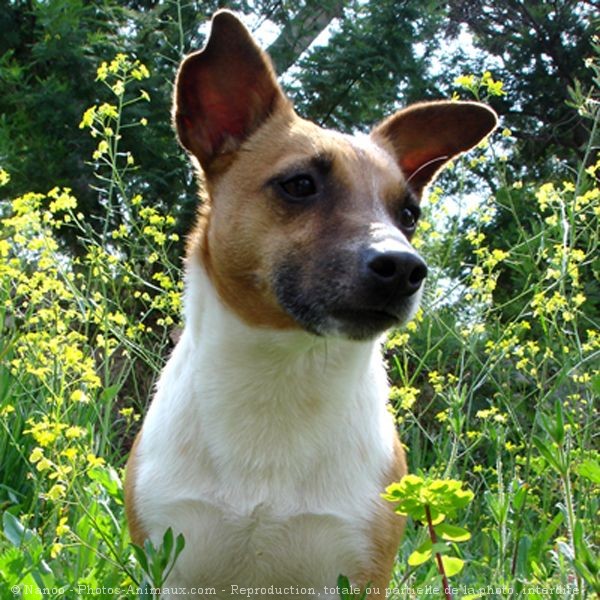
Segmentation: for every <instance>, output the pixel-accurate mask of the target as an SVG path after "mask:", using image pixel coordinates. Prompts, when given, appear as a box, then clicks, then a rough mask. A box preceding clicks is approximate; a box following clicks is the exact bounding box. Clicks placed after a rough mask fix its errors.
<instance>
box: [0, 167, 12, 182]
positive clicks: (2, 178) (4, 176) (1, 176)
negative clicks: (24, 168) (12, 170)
mask: <svg viewBox="0 0 600 600" xmlns="http://www.w3.org/2000/svg"><path fill="white" fill-rule="evenodd" d="M9 181H10V175H9V174H8V172H7V171H5V170H4V169H3V168H2V167H0V187H1V186H3V185H6V184H7V183H8V182H9Z"/></svg>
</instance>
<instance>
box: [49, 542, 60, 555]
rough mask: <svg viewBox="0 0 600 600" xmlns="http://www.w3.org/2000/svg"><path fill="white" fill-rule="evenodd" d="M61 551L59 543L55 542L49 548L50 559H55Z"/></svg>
mask: <svg viewBox="0 0 600 600" xmlns="http://www.w3.org/2000/svg"><path fill="white" fill-rule="evenodd" d="M62 549H63V545H62V544H61V543H60V542H55V543H54V544H52V547H51V548H50V557H51V558H56V557H57V556H58V555H59V554H60V552H61V550H62Z"/></svg>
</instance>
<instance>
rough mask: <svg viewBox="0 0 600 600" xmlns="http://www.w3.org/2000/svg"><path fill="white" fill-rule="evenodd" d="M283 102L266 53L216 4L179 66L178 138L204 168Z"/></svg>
mask: <svg viewBox="0 0 600 600" xmlns="http://www.w3.org/2000/svg"><path fill="white" fill-rule="evenodd" d="M287 102H288V101H287V100H286V98H285V96H284V95H283V92H282V90H281V88H280V87H279V85H278V83H277V80H276V76H275V72H274V70H273V66H272V65H271V61H270V59H269V57H268V56H267V54H266V53H264V52H263V51H262V50H261V49H260V48H259V47H258V46H257V45H256V43H255V41H254V39H253V38H252V36H251V35H250V32H249V31H248V30H247V29H246V27H244V25H243V24H242V22H241V21H240V20H239V19H238V18H237V17H236V16H235V15H234V14H233V13H231V12H229V11H226V10H222V11H219V12H217V13H216V14H215V16H214V17H213V20H212V28H211V32H210V36H209V39H208V42H207V43H206V45H205V46H204V48H203V49H202V50H200V51H198V52H194V53H193V54H190V55H189V56H188V57H187V58H186V59H185V60H184V61H183V62H182V64H181V66H180V67H179V72H178V74H177V80H176V82H175V100H174V106H173V113H174V121H175V126H176V128H177V133H178V135H179V140H180V142H181V144H182V145H183V146H184V147H185V148H186V149H187V150H189V151H190V152H191V153H192V154H194V155H195V156H196V158H197V159H198V161H199V162H200V164H201V165H202V168H203V169H204V170H205V171H207V170H209V168H210V165H211V164H212V163H213V161H214V159H215V158H217V157H219V156H222V155H224V154H227V153H229V152H232V151H234V150H236V149H237V148H238V147H239V146H240V144H241V143H242V142H243V141H244V139H246V138H247V137H248V136H249V135H250V134H251V133H252V132H253V131H255V130H256V129H257V128H258V127H259V126H260V124H261V123H262V122H263V121H264V120H265V119H266V118H267V117H268V116H269V115H270V114H271V113H272V112H273V111H274V110H275V108H276V107H277V106H278V105H279V104H280V103H287Z"/></svg>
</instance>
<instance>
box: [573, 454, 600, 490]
mask: <svg viewBox="0 0 600 600" xmlns="http://www.w3.org/2000/svg"><path fill="white" fill-rule="evenodd" d="M575 471H576V472H577V474H578V475H580V476H581V477H585V479H588V480H589V481H591V482H592V483H596V484H600V464H598V461H596V460H594V459H593V458H586V459H585V460H584V461H583V462H582V463H581V464H580V465H578V466H577V468H576V469H575Z"/></svg>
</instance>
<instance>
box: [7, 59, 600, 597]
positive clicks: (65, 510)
mask: <svg viewBox="0 0 600 600" xmlns="http://www.w3.org/2000/svg"><path fill="white" fill-rule="evenodd" d="M592 68H594V69H595V76H596V84H598V83H599V82H598V74H599V72H598V67H597V65H596V64H595V63H594V64H593V65H592ZM146 76H147V71H146V70H145V68H144V67H143V65H140V64H139V63H137V62H135V61H131V60H129V59H128V58H127V57H125V56H118V57H117V58H116V59H115V60H114V61H112V62H111V63H109V64H103V65H102V66H101V67H100V69H99V71H98V78H99V81H100V82H101V83H102V84H104V85H105V86H106V88H107V89H106V93H107V102H106V103H104V104H102V105H99V106H96V107H92V108H90V109H89V110H88V111H87V112H86V113H85V115H84V117H83V120H82V124H81V127H82V129H83V130H89V132H90V133H91V134H92V135H93V136H94V137H95V138H96V139H97V140H98V146H97V149H96V150H95V152H94V155H93V156H92V157H91V160H92V163H93V165H94V169H95V172H96V174H97V176H98V193H99V194H100V196H101V198H102V199H103V202H104V205H105V206H106V211H107V218H106V220H105V221H104V222H103V223H100V224H99V223H97V222H93V221H90V220H89V219H88V218H87V217H86V216H85V215H84V214H82V213H81V212H79V210H78V207H77V199H76V198H74V197H73V196H72V194H71V192H70V190H68V189H57V188H54V189H51V190H50V191H49V192H48V193H45V194H33V193H31V194H26V195H24V196H22V197H20V198H15V199H13V200H12V201H11V202H10V203H9V204H7V205H6V206H8V208H5V209H3V213H2V214H1V218H2V221H1V222H2V225H1V230H0V330H1V333H2V335H1V338H0V415H1V417H2V421H1V428H0V456H1V461H2V462H1V480H0V502H1V504H2V511H3V536H2V538H1V539H0V590H1V591H0V593H1V594H3V597H6V598H14V597H20V596H22V597H26V598H42V597H43V598H87V597H89V596H90V595H91V594H93V595H94V597H97V598H114V597H117V596H118V594H117V593H116V592H115V590H116V588H119V589H120V590H121V596H122V597H124V598H135V597H137V595H138V587H139V585H141V583H142V581H143V579H144V576H145V574H144V571H146V575H147V571H148V570H149V568H150V567H149V566H148V565H147V564H146V565H145V569H142V567H141V566H140V561H138V560H136V559H135V557H136V556H137V557H138V558H141V563H142V565H144V559H143V556H142V555H140V553H139V551H134V550H133V549H132V547H131V545H130V544H129V541H128V535H127V532H126V527H125V523H124V513H123V490H122V475H123V473H122V469H123V465H124V461H125V458H126V452H127V450H128V448H129V445H130V443H131V440H132V437H133V435H134V433H135V431H136V430H137V429H138V427H139V419H140V413H141V411H142V410H143V408H144V406H145V404H146V402H147V401H148V398H149V397H150V395H151V389H152V385H153V382H154V380H155V378H156V376H157V374H158V373H159V371H160V369H161V367H162V365H163V363H164V360H165V355H166V353H167V352H168V349H169V347H170V346H171V345H172V341H171V337H172V333H173V331H174V330H175V329H176V328H177V326H178V323H179V318H180V317H179V315H180V292H181V273H180V269H179V268H178V266H176V264H174V263H173V262H172V260H171V259H170V256H172V254H173V252H172V250H173V245H176V244H177V243H178V241H179V240H178V239H177V236H176V234H175V233H174V232H173V228H174V219H173V218H172V217H170V216H169V215H166V214H163V213H162V212H161V211H160V209H159V208H158V206H159V204H158V203H157V201H156V199H154V198H145V197H144V196H143V193H142V192H140V193H134V194H132V193H131V192H130V191H129V190H130V189H131V186H130V185H127V181H128V178H129V177H131V175H132V173H133V172H134V171H135V168H136V165H135V157H134V156H132V155H130V154H127V153H123V152H122V151H120V149H119V148H120V144H119V142H120V140H121V139H122V136H126V135H127V130H128V128H130V127H143V126H144V125H145V123H144V122H143V121H142V122H137V123H134V122H130V121H128V118H129V117H128V108H129V106H131V105H132V104H134V103H136V102H143V101H144V100H145V98H146V97H147V96H146V93H145V92H144V91H143V90H142V89H141V88H140V87H139V86H140V85H141V82H142V81H143V79H145V77H146ZM460 83H461V84H462V85H463V87H466V88H467V89H468V90H469V91H470V92H471V93H475V94H477V95H480V96H481V95H482V94H485V93H488V94H489V93H501V86H500V87H499V86H498V82H494V81H493V80H492V79H491V77H489V76H488V75H486V76H484V77H483V78H466V79H463V80H462V81H461V82H460ZM596 91H597V90H596ZM578 103H579V109H580V110H581V111H583V112H586V114H587V116H589V118H590V125H591V129H592V131H593V132H595V131H596V130H597V126H598V118H599V113H598V109H597V108H595V107H597V104H596V105H594V104H593V103H590V102H588V101H587V100H586V99H585V98H579V101H578ZM85 134H86V133H85V131H82V135H85ZM510 139H511V138H510V132H508V131H506V132H504V135H503V136H499V140H498V139H497V140H492V141H491V142H490V146H489V147H488V148H487V149H482V150H481V151H480V153H479V154H478V155H475V158H472V157H471V158H469V159H463V161H459V162H458V163H457V164H456V165H455V167H454V174H455V175H456V177H457V178H458V179H460V177H461V176H462V175H461V173H463V172H464V171H463V170H464V169H467V168H468V169H470V168H472V167H474V166H476V165H475V164H474V165H470V164H468V163H466V164H465V163H464V160H471V161H475V162H477V161H484V160H488V161H492V162H493V163H494V164H495V172H496V176H495V177H496V180H495V186H496V190H495V193H494V194H493V195H492V194H491V193H490V197H489V198H488V199H486V200H485V201H484V202H483V203H481V204H480V205H478V207H477V209H476V210H475V211H474V212H473V213H472V214H470V215H468V218H467V219H466V220H464V219H462V218H460V219H459V218H457V216H456V214H455V212H456V211H455V212H454V213H448V210H447V206H448V204H447V203H446V202H445V199H444V194H443V190H441V189H439V188H434V189H433V190H432V193H431V195H430V200H429V204H428V209H427V211H426V218H425V220H424V221H423V222H422V223H421V225H420V233H421V235H420V238H419V240H420V242H419V243H420V246H421V250H422V252H424V253H425V254H426V256H427V257H428V261H429V264H430V265H431V273H432V276H431V277H430V281H429V282H428V284H427V285H428V301H427V302H426V306H425V309H424V310H423V311H422V312H421V313H420V314H419V315H418V318H417V319H416V321H415V322H414V323H412V324H411V325H409V326H408V327H407V328H406V329H405V330H402V331H396V332H393V333H392V334H391V335H390V336H389V339H388V341H387V344H386V356H387V359H388V363H389V372H390V377H391V380H392V382H393V388H392V397H391V401H392V406H393V408H394V409H395V411H396V414H397V419H398V426H399V428H400V431H401V436H402V439H403V442H404V444H405V445H406V446H407V448H408V457H409V462H410V470H411V472H413V473H417V474H419V475H420V476H421V477H422V478H426V479H427V481H431V480H432V479H433V480H435V479H443V480H446V479H456V480H459V481H461V482H462V484H463V485H465V486H466V487H468V488H469V489H470V490H472V492H473V500H472V501H471V502H470V503H469V505H468V507H466V508H464V509H463V510H462V512H459V513H458V514H457V515H456V516H455V520H456V521H457V524H458V523H460V525H461V526H462V529H463V530H468V531H469V532H470V534H471V537H470V539H469V540H468V541H465V542H463V543H461V544H460V545H458V544H456V543H452V542H450V544H451V546H452V548H451V551H452V554H453V555H454V556H456V557H459V558H460V559H461V569H460V570H459V571H458V572H457V573H456V574H454V576H453V577H451V578H450V586H451V587H454V588H455V590H454V595H455V596H456V597H461V598H467V597H469V598H475V597H484V596H486V595H493V596H494V597H497V598H516V597H523V598H548V597H561V598H563V597H591V595H592V594H594V593H599V592H600V575H599V570H600V569H599V559H598V556H597V554H596V550H595V549H594V544H595V543H597V541H598V527H599V526H598V523H599V522H600V521H599V519H598V514H599V509H600V506H599V497H598V490H599V486H600V461H599V456H598V447H597V435H598V434H597V431H596V427H597V424H598V413H597V400H598V395H599V391H600V371H599V369H598V357H599V354H600V332H599V330H598V320H597V319H598V314H597V308H598V301H597V294H598V292H599V289H600V288H599V286H598V263H597V258H596V257H597V253H598V243H599V231H598V217H599V215H600V187H599V186H598V174H599V172H600V162H595V161H596V158H594V157H593V141H592V140H593V136H592V140H590V146H589V149H588V152H587V157H586V162H585V163H582V164H579V165H567V167H568V169H569V170H570V172H571V176H570V177H568V178H560V179H556V180H549V181H544V182H537V181H527V180H525V179H524V180H517V181H511V180H510V179H509V177H508V175H507V174H506V173H507V170H506V169H505V168H504V165H505V163H504V158H503V156H502V152H503V148H505V147H506V145H507V144H508V143H510ZM9 176H10V174H8V173H6V172H4V171H0V182H1V181H2V180H6V179H7V178H8V177H9ZM136 177H137V179H139V178H140V177H142V178H143V173H141V174H140V173H136ZM49 187H50V186H49ZM523 204H525V205H526V206H527V207H529V212H530V215H531V218H530V219H528V220H527V222H523V221H522V217H521V216H520V215H523V211H522V210H521V209H520V207H522V206H523ZM499 211H501V212H502V213H503V215H509V216H510V218H511V224H512V225H511V236H512V238H514V239H511V243H510V245H507V244H504V243H500V242H502V241H503V239H504V238H503V232H497V233H496V234H493V235H492V234H491V233H490V230H489V224H490V223H492V222H494V219H495V218H496V216H497V214H498V212H499ZM465 223H468V224H469V228H468V231H467V233H466V235H463V236H462V237H460V238H459V234H458V231H459V228H462V227H463V226H464V224H465ZM63 228H70V229H71V230H72V231H73V232H74V233H75V234H76V236H77V238H78V247H79V249H80V251H79V252H78V254H77V255H76V256H72V255H71V254H70V253H69V252H67V250H66V249H65V248H64V247H63V246H62V245H61V242H60V241H59V240H60V239H61V238H60V236H59V235H58V232H59V231H60V230H61V229H63ZM496 236H497V237H496ZM457 252H460V253H462V254H461V256H463V262H462V265H461V266H460V268H459V269H458V270H457V269H456V264H457V261H456V260H455V257H456V253H457ZM453 265H454V267H453V268H452V269H451V267H452V266H453ZM507 282H509V284H507ZM507 285H509V286H515V287H513V288H509V289H508V290H507ZM594 295H596V298H594ZM427 535H428V533H427V529H426V528H422V527H420V526H418V523H416V522H415V523H411V522H409V526H408V528H407V533H406V536H405V540H404V542H403V545H402V547H401V550H400V554H399V558H398V561H397V565H396V569H395V575H394V580H393V582H392V592H391V594H390V597H396V598H408V597H411V598H425V597H429V598H430V597H443V596H444V592H443V590H441V589H440V588H441V579H440V575H439V573H438V568H437V566H436V563H435V562H434V561H422V562H420V563H419V562H418V561H415V560H414V558H413V559H412V560H409V557H410V556H411V555H412V554H413V552H414V551H415V549H417V548H420V547H422V546H423V543H424V542H425V541H426V539H427ZM171 545H172V542H171ZM438 550H440V551H441V549H440V548H438ZM462 561H464V562H462ZM416 563H418V564H416ZM15 586H16V587H15Z"/></svg>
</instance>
